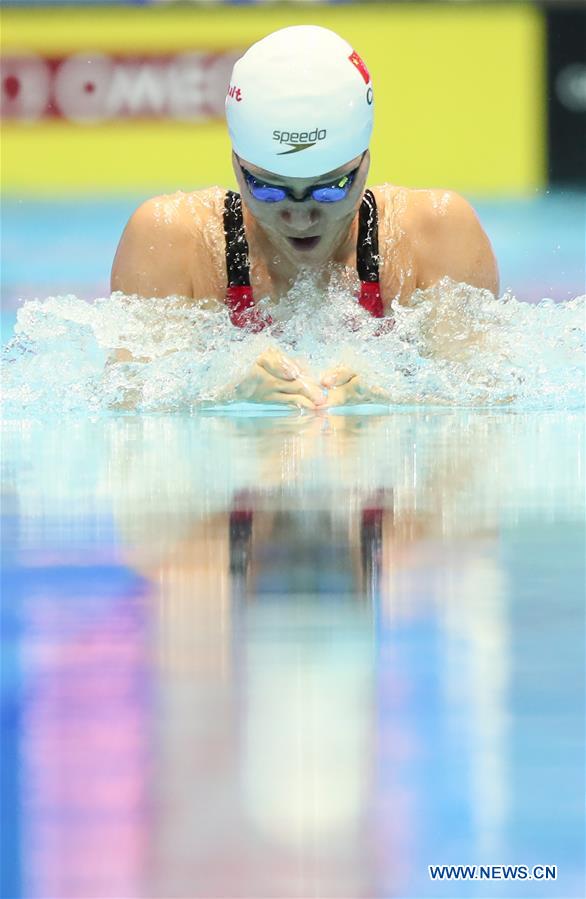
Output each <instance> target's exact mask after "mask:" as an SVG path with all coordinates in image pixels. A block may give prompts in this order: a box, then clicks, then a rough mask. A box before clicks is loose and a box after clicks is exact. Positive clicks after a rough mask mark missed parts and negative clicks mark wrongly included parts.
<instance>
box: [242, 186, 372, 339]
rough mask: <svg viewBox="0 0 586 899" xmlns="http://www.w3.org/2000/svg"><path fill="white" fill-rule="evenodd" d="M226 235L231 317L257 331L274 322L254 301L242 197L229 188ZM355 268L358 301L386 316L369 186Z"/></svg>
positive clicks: (359, 214) (364, 204)
mask: <svg viewBox="0 0 586 899" xmlns="http://www.w3.org/2000/svg"><path fill="white" fill-rule="evenodd" d="M224 235H225V238H226V274H227V279H228V285H227V287H226V306H227V307H228V311H229V314H230V321H231V322H232V324H233V325H235V327H237V328H250V330H251V331H253V332H254V333H257V332H258V331H262V330H263V328H265V327H267V326H268V325H271V324H272V322H273V320H272V318H271V316H270V315H269V314H268V313H266V312H265V313H263V312H261V311H260V310H259V309H258V308H257V307H256V306H255V302H254V295H253V292H252V287H251V285H250V258H249V249H248V241H247V240H246V234H245V232H244V218H243V215H242V198H241V196H240V194H237V193H234V191H231V190H229V191H228V192H227V193H226V199H225V201H224ZM356 268H357V270H358V276H359V278H360V294H359V297H358V301H359V303H360V305H361V306H362V307H363V309H366V310H367V311H368V312H370V314H371V315H372V316H374V317H375V318H383V317H384V309H383V302H382V298H381V293H380V281H379V257H378V212H377V208H376V200H375V198H374V194H373V193H372V191H370V190H367V191H366V192H365V194H364V197H363V198H362V203H361V204H360V211H359V213H358V243H357V247H356Z"/></svg>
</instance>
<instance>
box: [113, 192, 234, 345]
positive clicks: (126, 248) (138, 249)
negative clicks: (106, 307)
mask: <svg viewBox="0 0 586 899" xmlns="http://www.w3.org/2000/svg"><path fill="white" fill-rule="evenodd" d="M200 255H203V254H200ZM196 256H197V241H196V240H195V239H194V235H193V229H191V233H190V230H189V229H188V227H187V226H186V223H185V221H184V220H183V218H182V215H181V212H180V211H179V210H178V208H177V206H176V204H174V203H173V202H172V200H171V199H169V198H167V197H164V196H163V197H153V198H152V199H150V200H147V201H146V202H145V203H143V204H142V205H141V206H139V207H138V209H137V210H136V211H135V212H134V213H133V214H132V216H131V217H130V219H129V221H128V224H127V225H126V228H125V229H124V232H123V234H122V237H121V238H120V243H119V244H118V249H117V250H116V255H115V257H114V262H113V265H112V272H111V277H110V289H111V291H112V292H115V291H120V292H121V293H124V294H126V295H127V296H139V297H149V298H150V297H177V298H185V299H187V300H189V301H191V302H193V301H200V302H201V303H202V305H205V306H206V307H208V308H209V306H210V305H211V304H213V299H212V300H210V298H213V296H214V294H215V292H216V290H215V285H213V284H211V283H197V282H196V281H195V280H194V271H197V272H202V273H204V272H205V271H206V270H209V265H206V260H205V259H203V258H202V259H201V260H198V259H197V258H195V257H196ZM109 361H110V362H131V361H135V362H136V361H145V362H146V361H148V360H147V359H140V360H139V359H135V358H134V357H133V356H132V355H131V354H130V353H129V352H128V350H125V349H122V348H121V349H116V350H114V353H113V355H112V357H111V359H110V360H109Z"/></svg>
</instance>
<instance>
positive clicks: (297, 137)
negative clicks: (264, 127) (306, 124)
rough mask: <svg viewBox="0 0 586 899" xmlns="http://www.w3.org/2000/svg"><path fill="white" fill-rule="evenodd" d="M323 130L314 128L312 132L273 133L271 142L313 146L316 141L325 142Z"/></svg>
mask: <svg viewBox="0 0 586 899" xmlns="http://www.w3.org/2000/svg"><path fill="white" fill-rule="evenodd" d="M327 133H328V132H327V130H326V129H325V128H314V129H313V131H273V140H278V141H279V143H280V144H307V146H313V144H315V143H317V142H318V140H325V139H326V135H327Z"/></svg>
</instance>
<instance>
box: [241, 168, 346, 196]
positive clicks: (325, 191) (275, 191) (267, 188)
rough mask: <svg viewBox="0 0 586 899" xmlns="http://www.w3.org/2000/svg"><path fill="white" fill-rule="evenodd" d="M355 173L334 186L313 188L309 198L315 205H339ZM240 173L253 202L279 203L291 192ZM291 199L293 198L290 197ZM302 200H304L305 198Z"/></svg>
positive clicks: (248, 173)
mask: <svg viewBox="0 0 586 899" xmlns="http://www.w3.org/2000/svg"><path fill="white" fill-rule="evenodd" d="M356 171H357V170H355V171H353V172H350V173H349V174H348V175H344V176H343V177H342V178H340V180H339V181H338V182H337V183H336V184H331V185H327V186H324V187H314V188H313V189H312V190H310V191H309V194H310V196H311V197H312V199H313V200H315V201H316V202H317V203H339V201H340V200H343V199H344V197H346V196H347V195H348V191H349V190H350V188H351V187H352V182H353V181H354V176H355V175H356ZM242 172H243V174H244V177H245V178H246V183H247V184H248V188H249V190H250V193H251V194H252V196H253V197H254V199H255V200H260V202H261V203H280V202H281V200H284V199H285V198H286V197H288V196H291V192H290V191H289V190H287V189H286V188H284V187H275V186H273V185H271V184H264V183H263V182H262V181H257V179H256V178H255V177H254V175H251V174H250V172H247V171H246V169H242ZM292 199H295V198H294V197H292ZM303 199H305V197H304V198H303Z"/></svg>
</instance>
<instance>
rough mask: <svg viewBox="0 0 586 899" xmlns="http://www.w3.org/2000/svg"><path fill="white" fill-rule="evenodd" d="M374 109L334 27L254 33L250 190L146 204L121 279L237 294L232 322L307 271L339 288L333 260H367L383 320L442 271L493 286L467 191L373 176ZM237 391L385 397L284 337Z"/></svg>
mask: <svg viewBox="0 0 586 899" xmlns="http://www.w3.org/2000/svg"><path fill="white" fill-rule="evenodd" d="M373 111H374V93H373V85H372V81H371V78H370V74H369V72H368V69H367V67H366V64H365V63H364V61H363V60H362V58H361V57H360V56H359V55H358V53H357V52H356V51H355V50H354V49H353V48H352V47H351V46H350V44H348V43H347V42H346V41H345V40H343V39H342V38H341V37H339V36H338V35H337V34H335V33H334V32H332V31H329V30H327V29H325V28H320V27H317V26H309V25H302V26H294V27H290V28H284V29H281V30H279V31H276V32H274V33H272V34H269V35H268V36H267V37H265V38H263V39H262V40H260V41H259V42H258V43H256V44H254V45H253V46H252V47H250V49H249V50H248V51H247V52H246V53H245V54H244V56H242V57H241V59H239V60H238V61H237V62H236V64H235V66H234V69H233V72H232V78H231V81H230V86H229V88H228V93H227V97H226V118H227V123H228V129H229V134H230V139H231V143H232V163H233V168H234V174H235V176H236V181H237V183H238V187H239V191H238V193H236V192H233V191H229V190H228V191H224V190H221V189H220V188H218V187H214V188H209V189H206V190H201V191H194V192H192V193H182V192H179V193H178V194H175V195H173V196H162V197H154V198H152V199H150V200H147V201H146V202H145V203H143V204H142V205H141V206H140V207H139V208H138V209H137V210H136V211H135V212H134V214H133V215H132V217H131V218H130V220H129V222H128V224H127V226H126V228H125V230H124V233H123V235H122V238H121V240H120V243H119V246H118V250H117V252H116V257H115V259H114V264H113V267H112V278H111V289H112V291H121V292H122V293H124V294H127V295H134V294H135V295H138V296H142V297H168V296H175V297H184V298H186V299H187V301H188V302H190V303H192V304H194V305H198V304H200V305H205V307H206V308H209V307H210V303H211V304H212V305H213V304H214V302H215V303H218V304H225V305H226V306H227V308H228V311H229V314H230V318H231V321H232V324H233V325H234V326H235V327H238V328H249V329H250V330H251V331H254V332H258V331H260V330H262V329H263V328H265V327H267V326H269V325H270V324H271V317H270V315H269V314H268V313H261V311H260V310H259V308H258V307H257V306H256V305H255V302H256V300H257V299H258V298H261V297H263V298H264V297H268V298H270V300H271V302H273V303H278V302H279V300H280V298H282V297H283V296H284V295H286V294H287V292H288V291H289V290H290V288H291V286H292V284H293V283H294V282H295V279H296V278H297V277H298V275H299V274H300V273H301V272H307V271H310V272H312V273H313V274H314V276H315V277H316V279H318V281H319V279H321V285H322V286H323V287H327V282H328V278H329V277H330V276H331V273H332V270H333V269H334V268H335V267H336V266H341V267H345V268H346V269H351V270H354V271H356V272H357V275H358V278H357V279H356V282H357V299H358V302H359V303H360V305H361V306H362V307H363V308H364V309H365V310H367V311H368V313H369V314H371V315H372V316H374V317H376V318H381V319H382V320H383V321H382V322H381V327H383V328H384V327H392V312H391V303H392V302H393V301H398V302H399V303H402V304H405V305H408V304H409V301H410V298H411V296H412V295H413V293H414V291H415V290H417V289H425V288H428V287H432V286H433V285H434V284H436V283H437V282H438V281H440V280H441V279H442V278H443V277H449V278H451V279H452V280H453V281H456V282H465V283H466V284H470V285H472V286H474V287H478V288H484V289H487V290H489V291H491V292H492V293H493V294H494V295H497V294H498V289H499V278H498V269H497V264H496V260H495V257H494V254H493V251H492V248H491V245H490V241H489V239H488V237H487V235H486V234H485V232H484V230H483V229H482V226H481V225H480V222H479V221H478V218H477V216H476V214H475V212H474V210H473V209H472V207H471V206H470V205H469V204H468V202H467V201H466V200H465V199H464V198H463V197H461V196H459V195H458V194H457V193H455V192H453V191H444V190H412V189H409V188H405V187H399V186H394V185H391V184H384V185H382V186H378V187H376V186H374V187H370V188H368V189H367V187H366V183H367V176H368V170H369V166H370V151H369V144H370V137H371V132H372V126H373ZM420 120H421V123H422V136H423V137H424V139H426V140H428V141H429V143H430V152H433V149H432V142H433V141H434V140H438V139H439V140H441V135H436V134H430V135H425V134H424V128H425V114H424V110H422V112H421V117H420ZM399 124H400V123H397V125H398V126H399ZM397 139H400V132H399V133H398V134H397ZM214 230H215V232H216V234H217V235H218V236H219V237H220V238H221V239H220V240H218V241H217V242H216V243H220V244H221V249H220V251H219V258H218V247H217V246H211V243H212V241H211V240H210V235H212V234H213V233H214ZM358 282H359V285H358ZM130 358H132V357H131V356H130V355H129V354H128V353H127V352H126V351H123V350H119V351H118V352H117V353H116V359H118V360H128V359H130ZM231 398H232V399H235V400H246V401H249V402H259V403H263V402H270V403H285V404H292V405H295V406H298V407H301V408H306V409H314V410H315V409H320V408H324V407H326V408H327V407H331V406H336V405H345V404H347V403H357V402H361V403H363V402H377V401H379V402H380V401H381V399H382V396H381V391H380V389H378V388H376V387H373V386H369V385H368V384H366V383H365V382H364V379H363V378H362V377H361V375H360V374H359V373H357V372H354V371H352V370H350V369H349V368H347V367H345V366H337V367H335V368H333V369H332V370H330V371H326V372H324V373H322V375H321V376H320V377H318V378H316V377H315V376H313V375H311V373H310V372H309V370H308V368H307V367H306V366H304V365H303V363H300V362H299V361H298V360H294V359H291V358H288V357H286V356H285V354H283V353H282V352H281V351H280V350H279V349H278V348H276V347H275V348H272V349H270V350H268V351H266V352H265V353H263V354H262V355H261V356H260V357H259V358H258V359H257V360H256V363H255V364H254V366H253V367H252V369H251V370H250V371H249V373H248V375H247V376H246V377H245V378H244V380H243V381H242V382H241V383H240V384H238V385H236V386H235V387H234V389H233V391H232V394H231Z"/></svg>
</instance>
